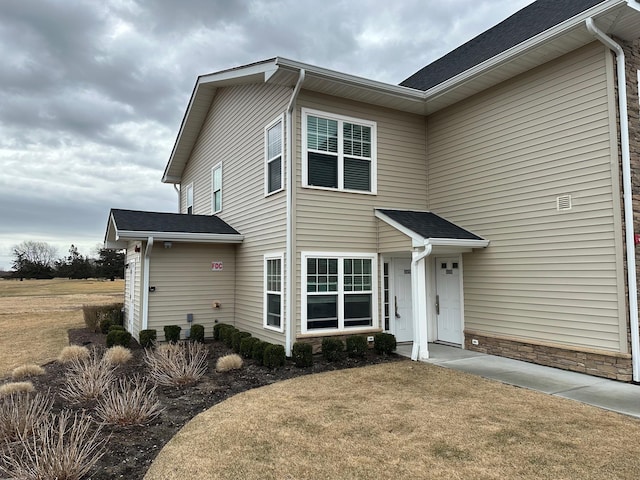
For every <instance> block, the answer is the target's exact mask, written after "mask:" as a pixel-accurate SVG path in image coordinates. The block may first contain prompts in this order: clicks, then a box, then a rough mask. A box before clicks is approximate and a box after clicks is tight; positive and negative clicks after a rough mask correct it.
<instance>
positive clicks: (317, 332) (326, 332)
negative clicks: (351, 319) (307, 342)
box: [296, 327, 382, 339]
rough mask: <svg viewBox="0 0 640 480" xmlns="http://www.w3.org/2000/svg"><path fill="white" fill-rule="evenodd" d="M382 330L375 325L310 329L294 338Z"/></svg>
mask: <svg viewBox="0 0 640 480" xmlns="http://www.w3.org/2000/svg"><path fill="white" fill-rule="evenodd" d="M380 332H382V329H381V328H376V327H366V328H349V329H346V328H345V329H343V330H337V329H333V330H311V331H306V332H303V333H298V334H297V335H296V338H301V339H304V338H316V337H335V336H336V335H351V334H354V335H355V334H358V335H362V334H366V333H380Z"/></svg>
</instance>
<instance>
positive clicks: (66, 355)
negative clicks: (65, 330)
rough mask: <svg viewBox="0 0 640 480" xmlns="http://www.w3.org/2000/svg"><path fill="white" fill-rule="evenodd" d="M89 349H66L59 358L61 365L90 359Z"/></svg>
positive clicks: (78, 346)
mask: <svg viewBox="0 0 640 480" xmlns="http://www.w3.org/2000/svg"><path fill="white" fill-rule="evenodd" d="M89 354H90V352H89V349H88V348H87V347H83V346H81V345H69V346H68V347H64V348H63V349H62V351H61V352H60V355H59V356H58V361H59V362H60V363H70V362H73V361H76V360H82V359H84V358H89Z"/></svg>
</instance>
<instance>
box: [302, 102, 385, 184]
mask: <svg viewBox="0 0 640 480" xmlns="http://www.w3.org/2000/svg"><path fill="white" fill-rule="evenodd" d="M302 118H303V129H304V135H303V158H304V162H303V185H304V186H305V187H315V188H328V189H334V190H343V191H349V192H360V193H376V124H375V122H370V121H367V120H359V119H354V118H350V117H344V116H341V115H334V114H328V113H324V112H317V111H313V110H307V109H303V116H302Z"/></svg>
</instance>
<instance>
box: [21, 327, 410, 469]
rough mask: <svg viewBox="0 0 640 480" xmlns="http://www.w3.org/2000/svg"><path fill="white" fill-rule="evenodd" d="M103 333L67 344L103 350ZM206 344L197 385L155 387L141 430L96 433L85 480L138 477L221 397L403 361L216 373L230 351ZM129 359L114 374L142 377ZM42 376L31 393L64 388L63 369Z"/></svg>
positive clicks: (53, 366)
mask: <svg viewBox="0 0 640 480" xmlns="http://www.w3.org/2000/svg"><path fill="white" fill-rule="evenodd" d="M105 338H106V336H105V335H102V334H96V333H93V332H90V331H88V330H87V329H75V330H70V331H69V343H70V344H76V345H86V346H88V347H92V346H95V347H98V348H105ZM206 343H207V344H208V345H209V350H210V355H209V369H208V373H207V374H206V376H205V377H204V379H203V380H202V381H200V382H199V383H198V384H196V385H194V386H191V387H184V388H173V387H172V388H170V387H159V388H158V389H157V390H156V393H157V395H158V398H159V400H160V402H161V403H162V406H163V407H164V408H165V410H164V411H163V412H162V414H160V416H158V417H157V418H156V419H155V420H153V421H152V422H150V423H149V424H146V425H143V426H132V427H120V426H118V427H115V426H105V427H104V428H103V430H102V434H103V435H104V437H105V440H106V439H107V438H108V444H107V446H106V453H105V455H104V456H103V457H102V458H101V459H100V460H99V462H98V463H97V465H96V466H95V467H94V468H93V469H92V471H91V472H90V474H89V475H88V476H87V478H91V479H99V480H102V479H104V480H107V479H113V478H127V479H141V478H143V477H144V475H145V473H146V471H147V469H148V468H149V466H150V465H151V463H152V462H153V460H154V458H155V457H156V455H157V454H158V453H159V452H160V450H161V449H162V447H163V446H164V445H165V444H166V443H167V442H168V441H169V440H170V439H171V438H172V437H173V436H174V435H175V434H176V433H177V432H178V430H180V429H181V428H182V427H183V426H184V425H185V424H186V423H187V422H188V421H189V420H191V419H192V418H193V417H194V416H196V415H197V414H199V413H201V412H204V411H205V410H208V409H209V408H210V407H211V406H213V405H216V404H217V403H219V402H222V401H223V400H226V399H227V398H229V397H231V396H233V395H235V394H237V393H240V392H244V391H246V390H250V389H252V388H257V387H262V386H265V385H269V384H272V383H274V382H278V381H281V380H286V379H289V378H294V377H299V376H301V375H309V374H313V373H320V372H327V371H332V370H340V369H344V368H354V367H362V366H367V365H375V364H379V363H387V362H395V361H402V360H405V359H404V358H403V357H400V356H398V355H395V354H394V355H389V356H380V355H376V354H375V353H374V352H373V351H369V352H368V353H367V355H366V357H365V358H362V359H353V358H345V359H344V360H342V361H339V362H332V363H328V362H326V361H325V360H324V359H323V358H322V356H321V355H314V364H313V366H312V367H308V368H298V367H296V366H294V365H293V363H292V362H290V361H287V364H286V366H284V367H283V368H279V369H276V370H270V369H267V368H264V367H262V366H259V365H257V364H256V363H255V362H253V361H252V360H245V363H244V366H243V367H242V369H241V370H235V371H230V372H225V373H216V371H215V365H216V361H217V360H218V358H219V357H221V356H224V355H227V354H229V353H233V352H232V351H231V350H230V349H229V348H227V347H226V346H225V345H224V344H223V343H221V342H217V341H209V340H208V341H207V342H206ZM132 344H133V345H132V347H131V350H132V352H133V354H134V358H133V360H132V361H131V362H129V363H128V364H126V365H121V366H119V367H118V369H117V375H119V376H131V375H133V374H135V373H139V374H141V375H144V374H145V368H146V367H145V366H144V363H143V353H144V351H143V349H142V348H141V347H140V345H138V344H137V343H136V342H135V341H132ZM44 368H45V370H46V374H45V375H43V376H40V377H34V378H33V379H31V380H32V382H33V384H34V386H35V387H36V391H38V392H46V391H47V390H50V391H51V393H53V394H56V393H57V392H59V391H60V389H61V388H62V387H63V386H64V372H65V366H64V365H62V364H59V363H57V362H51V363H49V364H47V365H45V366H44ZM94 406H95V404H91V403H85V404H80V405H69V404H67V402H66V401H65V400H64V399H62V398H61V397H59V396H58V395H56V400H55V404H54V412H58V411H60V410H61V409H63V408H67V409H68V408H71V409H72V410H74V411H81V410H83V409H85V410H91V409H92V408H93V407H94Z"/></svg>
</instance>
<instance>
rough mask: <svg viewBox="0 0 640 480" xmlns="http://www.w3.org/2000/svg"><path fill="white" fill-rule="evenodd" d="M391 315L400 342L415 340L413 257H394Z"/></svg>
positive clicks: (395, 333)
mask: <svg viewBox="0 0 640 480" xmlns="http://www.w3.org/2000/svg"><path fill="white" fill-rule="evenodd" d="M390 300H391V301H390V312H389V314H390V317H391V318H392V320H393V322H394V325H395V328H394V335H395V336H396V341H398V342H411V341H412V340H413V315H412V312H413V305H412V302H411V259H409V258H394V259H393V298H392V299H390Z"/></svg>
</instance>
